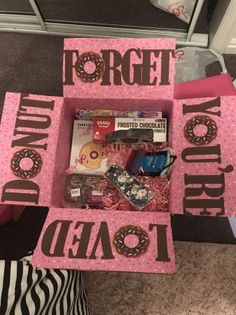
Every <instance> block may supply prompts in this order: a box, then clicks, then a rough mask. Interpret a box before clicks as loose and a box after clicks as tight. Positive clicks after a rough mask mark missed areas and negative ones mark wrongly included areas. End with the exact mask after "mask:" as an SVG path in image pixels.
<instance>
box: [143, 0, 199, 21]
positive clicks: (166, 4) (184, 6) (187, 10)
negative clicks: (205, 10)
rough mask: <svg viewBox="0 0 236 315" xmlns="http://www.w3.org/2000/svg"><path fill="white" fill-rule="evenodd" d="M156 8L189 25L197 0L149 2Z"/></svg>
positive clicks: (159, 0) (156, 0) (155, 0)
mask: <svg viewBox="0 0 236 315" xmlns="http://www.w3.org/2000/svg"><path fill="white" fill-rule="evenodd" d="M149 1H150V2H151V3H152V4H153V5H154V6H155V7H157V8H159V9H161V10H163V11H166V12H169V13H171V14H174V15H175V16H176V17H177V18H179V19H180V20H182V21H184V22H186V23H189V22H190V20H191V17H192V14H193V10H194V7H195V4H196V2H197V0H179V1H176V0H149Z"/></svg>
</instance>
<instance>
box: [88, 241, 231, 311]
mask: <svg viewBox="0 0 236 315" xmlns="http://www.w3.org/2000/svg"><path fill="white" fill-rule="evenodd" d="M175 249H176V259H177V273H176V275H171V276H170V275H152V274H149V275H147V274H131V273H106V272H100V273H98V272H89V273H87V280H88V281H87V282H88V298H89V302H90V305H91V315H235V314H236V294H235V291H236V272H235V268H236V250H235V246H232V245H227V246H226V245H213V244H196V243H195V244H194V243H185V242H176V243H175Z"/></svg>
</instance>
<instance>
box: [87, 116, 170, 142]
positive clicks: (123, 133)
mask: <svg viewBox="0 0 236 315" xmlns="http://www.w3.org/2000/svg"><path fill="white" fill-rule="evenodd" d="M129 139H130V140H132V142H135V143H138V142H139V143H140V142H141V143H142V142H145V141H146V142H159V143H163V142H166V141H167V119H166V118H112V117H95V118H93V140H94V141H96V142H106V141H118V142H125V141H129Z"/></svg>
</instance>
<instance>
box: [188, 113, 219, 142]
mask: <svg viewBox="0 0 236 315" xmlns="http://www.w3.org/2000/svg"><path fill="white" fill-rule="evenodd" d="M199 125H203V126H205V127H206V128H207V132H206V134H205V135H202V136H198V135H196V133H195V132H194V129H195V128H196V127H197V126H199ZM217 130H218V128H217V125H216V123H215V121H214V120H213V119H211V118H210V117H209V116H195V117H193V118H191V119H189V120H188V121H187V123H186V125H185V127H184V136H185V138H186V139H187V140H188V142H190V143H192V144H195V145H207V144H209V143H211V142H212V141H213V140H214V139H215V138H216V136H217Z"/></svg>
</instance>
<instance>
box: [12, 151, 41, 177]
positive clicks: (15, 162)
mask: <svg viewBox="0 0 236 315" xmlns="http://www.w3.org/2000/svg"><path fill="white" fill-rule="evenodd" d="M24 159H27V160H28V159H30V160H31V162H32V163H31V164H32V165H31V166H30V168H29V169H23V168H22V166H21V164H22V162H23V160H24ZM42 164H43V161H42V158H41V156H40V155H39V154H38V153H37V152H36V151H35V150H32V149H22V150H20V151H17V152H16V153H15V154H14V156H13V158H12V159H11V169H12V171H13V173H14V175H15V176H17V177H20V178H23V179H29V178H33V177H35V176H36V175H38V173H39V172H40V171H41V168H42Z"/></svg>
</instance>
